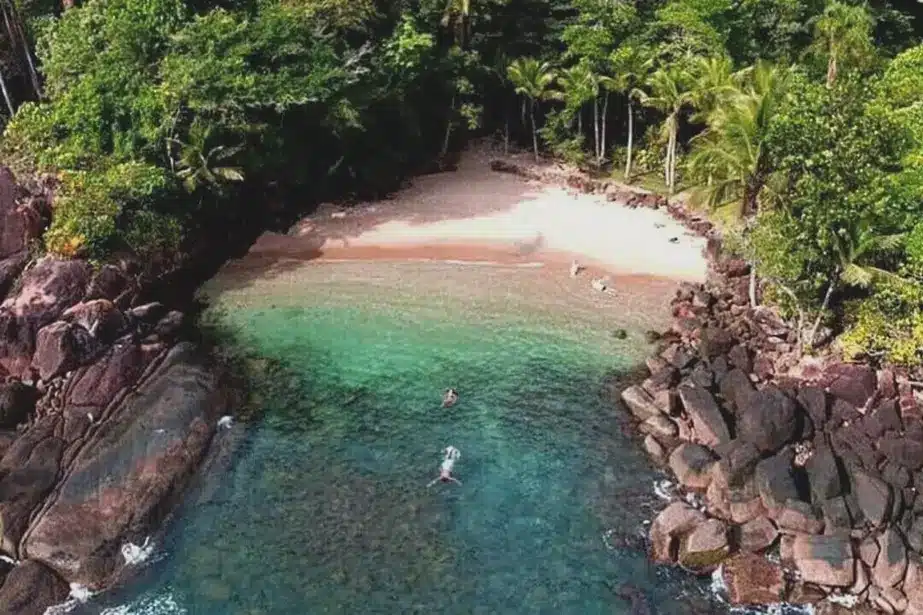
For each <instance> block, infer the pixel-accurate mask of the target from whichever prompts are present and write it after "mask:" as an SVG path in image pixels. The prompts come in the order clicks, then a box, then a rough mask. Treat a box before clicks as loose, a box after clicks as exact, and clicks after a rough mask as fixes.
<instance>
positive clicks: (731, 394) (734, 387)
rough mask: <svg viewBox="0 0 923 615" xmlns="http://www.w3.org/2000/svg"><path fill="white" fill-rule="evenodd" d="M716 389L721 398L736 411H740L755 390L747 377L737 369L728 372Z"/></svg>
mask: <svg viewBox="0 0 923 615" xmlns="http://www.w3.org/2000/svg"><path fill="white" fill-rule="evenodd" d="M718 389H719V390H720V391H721V396H722V397H724V399H725V400H727V402H728V403H729V404H731V405H732V406H733V407H734V408H735V409H737V410H740V408H741V407H742V406H743V405H744V404H745V403H746V402H747V400H748V399H749V397H750V395H752V394H753V392H754V390H755V389H754V388H753V383H752V382H750V379H749V378H748V377H747V375H746V374H745V373H743V372H742V371H740V370H739V369H732V370H731V371H729V372H728V373H727V374H726V375H725V376H724V378H722V379H721V382H720V383H719V385H718Z"/></svg>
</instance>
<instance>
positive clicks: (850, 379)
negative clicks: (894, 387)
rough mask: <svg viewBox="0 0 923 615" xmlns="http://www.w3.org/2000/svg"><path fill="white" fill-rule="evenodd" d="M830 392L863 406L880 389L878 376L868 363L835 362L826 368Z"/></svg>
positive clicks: (825, 374) (858, 406) (825, 377)
mask: <svg viewBox="0 0 923 615" xmlns="http://www.w3.org/2000/svg"><path fill="white" fill-rule="evenodd" d="M824 380H825V381H826V382H827V383H828V384H827V388H828V390H829V391H830V394H831V395H833V396H834V397H838V398H839V399H842V400H844V401H846V402H849V403H850V404H852V405H853V406H856V407H857V408H862V407H864V406H865V404H866V402H868V400H869V398H871V397H872V396H873V395H874V394H875V392H876V391H877V389H878V376H877V374H876V373H875V370H874V369H872V368H871V367H869V366H868V365H858V364H853V363H835V364H833V365H831V366H829V367H828V368H827V369H826V370H824Z"/></svg>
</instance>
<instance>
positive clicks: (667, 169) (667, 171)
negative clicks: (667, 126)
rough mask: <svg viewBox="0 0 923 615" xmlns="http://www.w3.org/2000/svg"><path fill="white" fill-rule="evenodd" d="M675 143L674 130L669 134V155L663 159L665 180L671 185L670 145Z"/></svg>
mask: <svg viewBox="0 0 923 615" xmlns="http://www.w3.org/2000/svg"><path fill="white" fill-rule="evenodd" d="M672 144H673V132H672V131H671V132H670V133H669V134H668V135H667V155H666V157H665V160H664V161H663V182H664V183H665V184H666V185H667V186H669V185H670V146H671V145H672Z"/></svg>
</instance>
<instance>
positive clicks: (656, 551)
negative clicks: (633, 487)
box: [651, 502, 707, 562]
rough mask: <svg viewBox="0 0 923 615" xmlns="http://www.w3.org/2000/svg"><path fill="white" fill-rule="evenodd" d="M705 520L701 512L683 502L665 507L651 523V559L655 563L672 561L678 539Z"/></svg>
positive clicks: (674, 556)
mask: <svg viewBox="0 0 923 615" xmlns="http://www.w3.org/2000/svg"><path fill="white" fill-rule="evenodd" d="M706 520H707V518H706V517H705V515H704V514H703V513H702V512H700V511H698V510H696V509H695V508H693V507H692V506H689V505H688V504H686V503H685V502H673V503H672V504H670V505H669V506H667V507H666V508H665V509H663V510H662V511H661V512H660V514H659V515H657V517H656V518H655V519H654V522H653V523H651V558H652V559H653V560H654V561H656V562H672V561H674V560H675V558H676V555H677V547H678V545H679V542H678V541H679V539H680V538H681V537H683V536H685V535H686V534H688V533H689V532H691V531H693V530H694V529H695V528H697V527H698V526H700V525H701V524H703V523H705V521H706Z"/></svg>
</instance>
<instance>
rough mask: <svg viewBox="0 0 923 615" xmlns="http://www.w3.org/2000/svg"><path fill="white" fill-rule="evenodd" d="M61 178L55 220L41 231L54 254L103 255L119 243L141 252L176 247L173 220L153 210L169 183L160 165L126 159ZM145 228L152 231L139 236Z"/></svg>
mask: <svg viewBox="0 0 923 615" xmlns="http://www.w3.org/2000/svg"><path fill="white" fill-rule="evenodd" d="M59 179H60V182H61V185H60V187H59V189H58V191H57V194H56V196H55V210H54V216H53V220H52V223H51V226H50V227H49V229H48V230H47V231H46V232H45V246H46V248H47V249H48V250H49V251H50V252H52V253H53V254H57V255H59V256H64V257H75V256H86V257H90V258H102V257H104V256H105V255H106V254H107V252H108V251H109V250H110V249H111V248H112V247H114V246H115V245H117V244H118V243H124V244H127V247H130V248H131V249H133V250H134V251H135V252H137V253H139V254H144V253H149V252H150V250H152V249H153V250H156V249H163V248H167V247H174V248H175V247H176V246H177V245H178V235H179V231H178V226H177V223H176V221H175V220H172V218H170V217H169V216H165V215H163V214H158V213H156V211H155V210H154V207H155V206H156V204H158V203H160V202H162V201H163V200H165V199H166V198H167V196H168V193H169V191H170V189H171V187H172V185H173V184H172V183H171V182H170V180H169V178H168V176H167V175H166V174H165V172H164V170H163V169H160V168H158V167H155V166H152V165H148V164H144V163H139V162H124V163H120V164H115V165H112V166H110V167H108V168H101V169H94V170H90V171H64V172H61V173H60V174H59ZM122 229H124V231H123V230H122ZM143 229H146V231H147V232H152V233H155V234H153V235H152V236H143V235H141V234H140V233H141V232H143V231H142V230H143Z"/></svg>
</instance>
